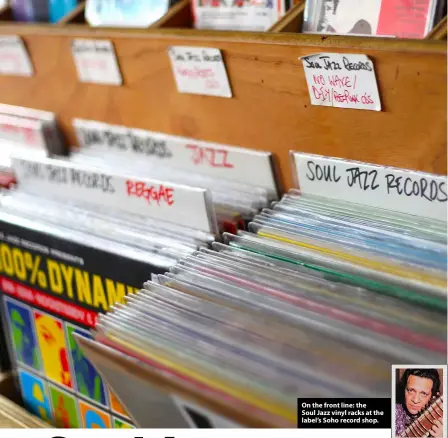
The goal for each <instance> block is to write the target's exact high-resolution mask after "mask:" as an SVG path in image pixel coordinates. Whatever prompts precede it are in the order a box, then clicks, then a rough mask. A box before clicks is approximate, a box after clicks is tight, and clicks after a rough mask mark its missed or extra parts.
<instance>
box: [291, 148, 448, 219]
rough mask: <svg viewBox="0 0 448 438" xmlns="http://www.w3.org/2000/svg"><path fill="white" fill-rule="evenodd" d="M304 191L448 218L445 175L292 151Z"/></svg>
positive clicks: (369, 204)
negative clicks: (447, 214) (447, 215)
mask: <svg viewBox="0 0 448 438" xmlns="http://www.w3.org/2000/svg"><path fill="white" fill-rule="evenodd" d="M292 154H293V157H294V162H295V166H296V172H297V181H298V185H299V187H300V191H301V192H302V193H303V194H308V195H316V196H323V197H326V198H330V199H335V200H340V201H347V202H354V203H357V204H362V205H366V206H370V207H379V208H384V209H386V210H391V211H396V212H400V213H407V214H413V215H416V216H420V217H426V218H430V219H436V220H440V221H445V222H446V220H447V217H446V212H447V187H446V185H447V179H446V177H444V176H440V175H433V174H430V173H423V172H417V171H412V170H405V169H398V168H395V167H386V166H378V165H373V164H366V163H361V162H358V161H350V160H344V159H340V158H329V157H323V156H320V155H312V154H304V153H300V152H292Z"/></svg>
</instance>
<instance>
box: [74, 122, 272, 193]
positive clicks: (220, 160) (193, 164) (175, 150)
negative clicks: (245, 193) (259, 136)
mask: <svg viewBox="0 0 448 438" xmlns="http://www.w3.org/2000/svg"><path fill="white" fill-rule="evenodd" d="M73 126H74V128H75V132H76V135H77V138H78V144H79V145H80V146H81V147H82V148H86V149H92V150H96V151H98V152H100V153H101V154H107V153H110V152H117V153H122V154H124V155H126V156H128V157H131V158H133V159H139V160H142V159H147V160H148V162H155V161H161V162H162V163H166V164H167V165H169V166H173V167H177V168H179V169H183V170H188V171H190V170H191V171H192V172H195V173H198V174H202V175H207V176H211V177H214V178H222V179H225V180H229V181H234V182H237V183H241V184H248V185H252V186H256V187H262V188H265V189H267V190H268V191H269V194H270V195H271V196H272V198H273V199H276V197H277V188H276V182H275V175H274V171H273V166H272V162H271V160H272V154H271V153H270V152H262V151H254V150H251V149H245V148H240V147H235V146H226V145H221V144H216V143H208V142H204V141H197V140H194V139H191V138H183V137H176V136H173V135H166V134H160V133H156V132H151V131H144V130H142V129H133V128H126V127H124V126H114V125H109V124H106V123H100V122H94V121H88V120H80V119H75V120H74V121H73Z"/></svg>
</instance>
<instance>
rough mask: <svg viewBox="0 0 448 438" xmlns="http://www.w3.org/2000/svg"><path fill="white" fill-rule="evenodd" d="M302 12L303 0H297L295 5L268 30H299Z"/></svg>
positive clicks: (303, 8)
mask: <svg viewBox="0 0 448 438" xmlns="http://www.w3.org/2000/svg"><path fill="white" fill-rule="evenodd" d="M304 12H305V0H299V2H298V3H297V4H296V5H294V6H293V7H292V8H291V9H290V10H289V11H288V12H287V13H286V14H285V15H284V16H283V17H282V18H280V20H278V21H277V23H275V24H274V25H273V26H272V27H271V28H270V29H269V32H293V33H295V32H301V31H302V22H303V13H304Z"/></svg>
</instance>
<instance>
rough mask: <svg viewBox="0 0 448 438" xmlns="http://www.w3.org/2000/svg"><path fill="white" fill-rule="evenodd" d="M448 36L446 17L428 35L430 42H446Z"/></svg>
mask: <svg viewBox="0 0 448 438" xmlns="http://www.w3.org/2000/svg"><path fill="white" fill-rule="evenodd" d="M446 36H447V17H445V18H444V19H443V20H442V21H441V22H440V23H439V24H437V26H435V27H434V29H433V30H432V31H431V32H430V33H429V34H428V35H427V37H426V38H427V39H429V40H446Z"/></svg>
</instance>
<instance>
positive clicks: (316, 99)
mask: <svg viewBox="0 0 448 438" xmlns="http://www.w3.org/2000/svg"><path fill="white" fill-rule="evenodd" d="M299 59H301V60H302V63H303V69H304V70H305V77H306V81H307V84H308V91H309V93H310V99H311V104H312V105H318V106H334V107H336V108H351V109H362V110H371V111H381V101H380V96H379V93H378V85H377V82H376V76H375V68H374V66H373V62H372V61H371V60H370V59H369V58H368V57H367V56H366V55H353V54H340V53H319V54H317V55H310V56H304V57H302V58H299Z"/></svg>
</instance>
